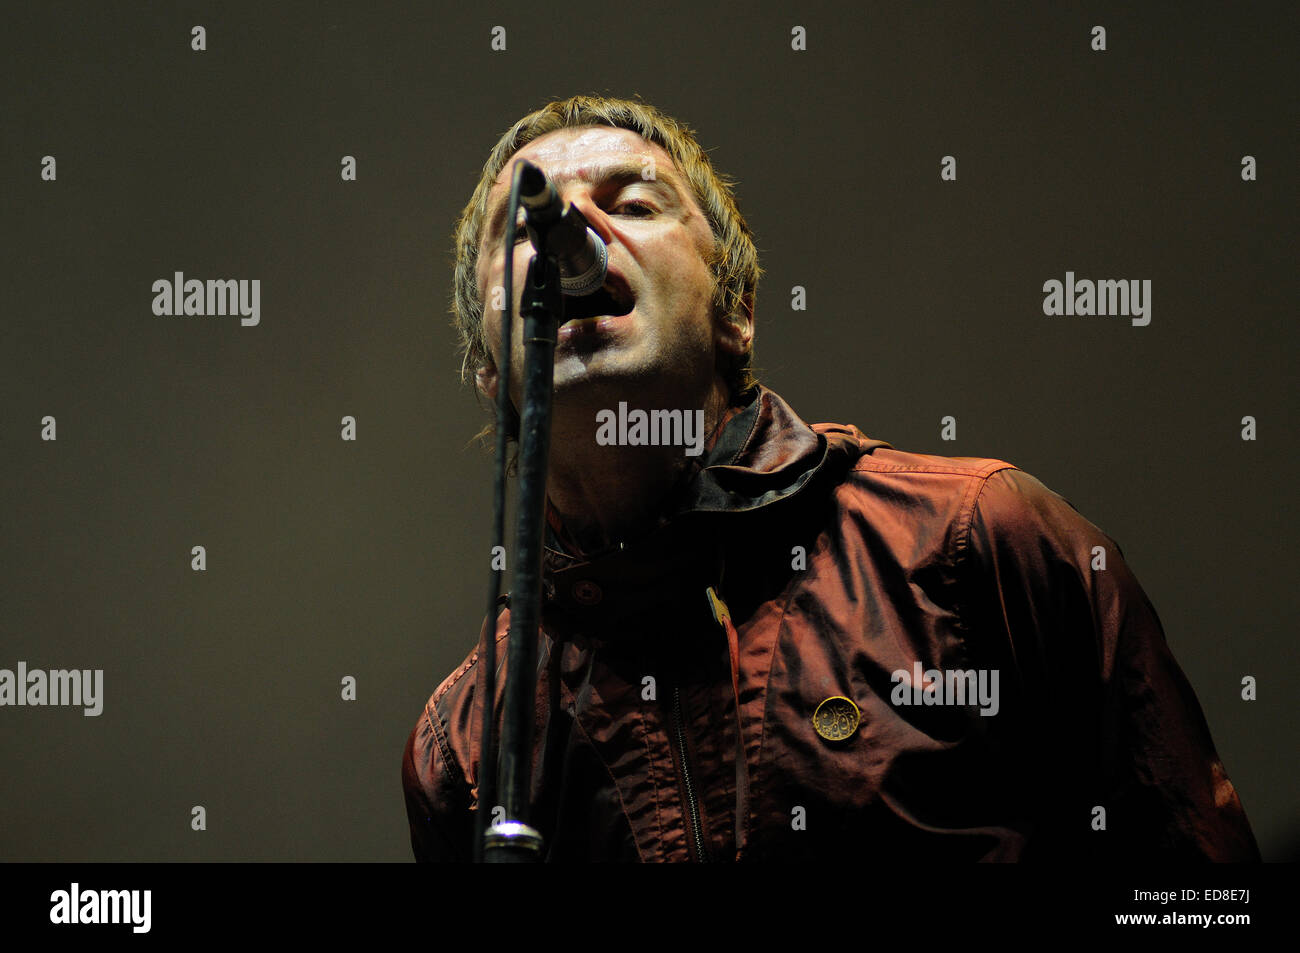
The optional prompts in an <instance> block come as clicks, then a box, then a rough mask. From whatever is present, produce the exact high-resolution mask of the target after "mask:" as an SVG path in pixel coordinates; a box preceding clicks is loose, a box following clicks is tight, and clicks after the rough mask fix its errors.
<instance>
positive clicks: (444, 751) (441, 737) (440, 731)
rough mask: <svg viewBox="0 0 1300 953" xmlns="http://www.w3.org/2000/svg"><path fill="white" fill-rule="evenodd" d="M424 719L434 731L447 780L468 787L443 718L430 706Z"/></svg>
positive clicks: (425, 710) (427, 707) (427, 706)
mask: <svg viewBox="0 0 1300 953" xmlns="http://www.w3.org/2000/svg"><path fill="white" fill-rule="evenodd" d="M424 717H425V719H426V720H427V721H428V722H429V727H430V729H432V731H433V740H434V742H435V743H436V744H437V745H438V753H439V755H441V757H442V771H443V774H445V775H446V776H447V780H449V781H450V782H451V783H452V784H465V785H467V786H468V784H469V782H468V781H467V780H466V778H465V772H464V771H463V770H462V768H461V766H460V762H458V761H457V760H456V755H455V753H454V752H453V751H452V750H451V745H450V744H449V743H448V741H447V734H446V731H445V729H444V728H443V727H442V717H441V716H440V715H438V712H437V711H436V710H434V709H432V708H431V706H429V705H425V706H424ZM453 767H454V768H455V769H456V772H455V774H453V773H452V770H451V769H452V768H453Z"/></svg>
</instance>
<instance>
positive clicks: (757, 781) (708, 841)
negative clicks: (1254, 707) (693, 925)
mask: <svg viewBox="0 0 1300 953" xmlns="http://www.w3.org/2000/svg"><path fill="white" fill-rule="evenodd" d="M1101 558H1104V567H1105V568H1104V569H1103V568H1100V566H1101V562H1100V559H1101ZM546 565H547V583H546V597H545V602H544V606H543V629H544V634H542V635H541V636H540V638H539V647H538V660H539V661H538V691H537V696H536V697H537V706H536V712H537V730H536V732H535V736H534V738H535V749H534V770H533V799H532V804H533V809H532V815H531V818H530V821H531V823H532V824H533V825H534V826H535V827H537V828H538V829H539V830H540V831H541V832H542V834H543V835H544V837H545V845H546V846H545V858H546V859H547V860H553V861H589V860H620V861H638V860H639V861H681V860H688V859H691V860H711V861H728V860H737V859H740V860H813V859H827V858H834V859H836V860H842V859H843V858H845V857H851V856H858V857H866V858H871V859H874V858H879V857H880V856H881V855H882V854H884V855H887V856H889V857H891V858H895V859H898V860H901V861H918V860H927V861H928V860H935V861H972V860H986V861H998V860H1034V859H1039V860H1042V859H1053V860H1055V859H1081V858H1093V859H1103V860H1118V859H1124V858H1131V857H1143V858H1154V857H1161V858H1165V859H1203V860H1215V861H1236V860H1257V859H1258V858H1259V854H1258V848H1257V847H1256V844H1255V840H1254V837H1253V835H1252V833H1251V830H1250V827H1249V825H1248V823H1247V821H1246V817H1245V814H1244V812H1243V810H1242V806H1241V803H1240V801H1239V799H1238V797H1237V794H1236V792H1235V791H1234V790H1233V788H1232V784H1231V782H1230V781H1229V780H1228V777H1227V774H1226V772H1225V770H1224V768H1223V765H1222V764H1221V763H1220V761H1219V758H1218V755H1217V754H1216V752H1215V749H1214V745H1213V742H1212V740H1211V738H1210V734H1209V730H1208V728H1207V726H1206V723H1205V719H1204V717H1203V715H1202V713H1201V709H1200V707H1199V705H1198V703H1197V700H1196V697H1195V695H1194V694H1193V692H1192V689H1191V687H1190V685H1189V684H1188V682H1187V680H1186V678H1185V677H1184V675H1183V673H1182V671H1181V670H1180V669H1179V667H1178V665H1177V663H1176V662H1175V660H1174V658H1173V657H1172V655H1171V654H1170V651H1169V648H1168V646H1167V645H1166V642H1165V638H1164V634H1163V632H1162V630H1161V627H1160V622H1159V619H1158V618H1157V616H1156V612H1155V609H1154V608H1153V607H1152V606H1151V604H1150V602H1149V601H1148V600H1147V598H1146V596H1145V594H1144V593H1143V591H1142V589H1141V587H1140V586H1139V585H1138V582H1137V580H1136V579H1135V578H1134V576H1133V574H1132V573H1131V572H1130V571H1129V569H1128V567H1127V566H1126V564H1125V562H1124V558H1123V554H1122V552H1121V551H1120V548H1119V546H1118V545H1117V544H1116V543H1115V542H1114V540H1112V539H1110V538H1109V537H1108V536H1106V535H1105V534H1104V533H1102V532H1101V530H1099V529H1098V528H1097V527H1096V526H1093V525H1092V524H1091V523H1089V522H1088V521H1087V520H1085V519H1084V518H1083V517H1081V516H1080V515H1079V514H1078V513H1077V512H1076V511H1075V510H1074V509H1073V507H1072V506H1071V505H1070V504H1069V503H1067V502H1066V501H1065V500H1064V499H1062V498H1061V497H1060V496H1058V495H1057V494H1055V493H1053V492H1052V491H1051V490H1049V489H1047V488H1046V487H1045V486H1043V484H1042V483H1040V482H1039V481H1038V480H1036V479H1034V478H1033V477H1032V476H1029V475H1028V474H1026V473H1024V472H1022V471H1020V470H1018V469H1016V468H1015V467H1014V466H1012V465H1011V464H1009V463H1006V462H1003V461H1001V460H991V459H979V458H969V457H942V456H933V455H927V454H917V453H905V452H901V451H898V450H895V449H893V448H892V447H891V446H890V445H889V444H887V443H885V442H883V441H881V440H873V439H870V438H868V437H866V436H865V435H863V434H862V433H861V432H860V431H859V430H858V429H857V428H855V427H851V426H843V425H839V424H818V425H815V426H812V427H809V426H808V425H807V424H805V423H804V422H803V421H802V420H800V419H799V418H798V417H797V416H796V415H795V414H794V412H793V411H792V410H791V409H790V407H789V406H788V405H787V404H786V403H785V402H784V401H783V400H782V399H781V398H780V397H779V396H777V395H776V394H775V393H774V392H772V391H770V390H768V389H766V388H758V389H757V390H756V392H755V395H754V396H753V400H752V402H750V403H749V404H748V406H745V407H744V408H743V409H742V410H739V411H738V412H737V413H736V414H735V415H734V416H733V417H732V419H730V420H729V421H728V422H727V423H726V426H725V428H723V429H722V431H721V433H720V435H719V436H718V438H717V440H716V443H715V444H714V445H713V446H712V448H711V449H710V450H709V451H708V452H707V453H706V454H705V455H704V456H703V457H702V458H700V462H699V464H698V465H697V466H696V468H695V469H694V471H693V472H692V474H691V475H690V478H689V479H686V480H684V481H683V483H682V485H681V489H680V491H679V492H678V493H677V494H676V495H675V496H674V497H673V498H672V499H671V500H670V501H668V504H667V505H666V507H665V510H664V519H663V520H662V521H661V524H660V525H659V527H658V528H657V529H656V530H655V531H654V532H652V533H651V534H649V535H648V536H647V537H646V538H644V539H641V540H638V541H636V542H629V543H627V544H626V545H625V546H622V547H621V548H615V549H614V550H613V551H610V552H607V553H601V554H585V555H584V554H577V553H573V552H570V551H566V549H565V548H564V546H563V544H562V543H561V542H560V538H559V536H558V535H557V534H554V533H552V534H551V536H550V540H549V544H548V549H547V551H546ZM1094 566H1096V567H1098V568H1094ZM710 588H712V590H713V591H714V593H715V594H716V595H717V596H718V597H719V600H718V601H717V602H714V601H713V600H711V599H710V598H709V595H708V593H709V590H710ZM508 624H509V611H508V609H506V608H503V610H502V611H501V614H500V616H499V617H498V619H497V627H496V637H497V639H498V646H497V658H498V660H500V665H499V674H498V679H497V708H496V711H497V717H498V723H499V719H500V712H501V692H502V689H503V687H504V673H505V664H504V659H505V655H506V644H505V637H506V632H507V628H508ZM477 654H478V653H477V652H474V653H471V655H470V656H469V658H467V659H466V660H465V662H464V663H463V664H462V665H461V666H460V667H459V668H457V670H456V671H455V672H453V673H452V674H451V675H450V676H449V677H448V678H447V679H446V680H445V681H444V682H443V683H442V684H441V685H440V686H439V687H438V689H437V690H436V691H435V692H434V693H433V696H432V697H431V698H430V699H429V701H428V703H427V704H426V706H425V709H424V711H423V712H422V714H421V716H420V718H419V720H418V722H417V723H416V725H415V728H414V730H413V731H412V732H411V735H410V738H409V740H408V742H407V746H406V750H405V752H404V757H403V771H402V774H403V784H404V788H405V793H406V805H407V814H408V819H409V822H410V830H411V844H412V848H413V850H414V853H415V856H416V858H417V859H418V860H427V861H446V860H468V859H469V858H470V856H471V845H472V836H473V828H474V814H473V812H474V811H475V810H477V808H478V805H477V803H476V792H477V778H478V774H479V764H478V758H479V733H480V719H481V711H480V708H479V706H478V702H477V699H478V698H479V697H481V694H482V689H481V687H480V683H479V679H478V677H477V676H478V671H477V666H476V664H475V661H476V659H477ZM918 663H919V667H920V670H921V671H922V672H925V671H928V670H937V671H939V672H940V673H944V672H949V671H972V672H984V673H986V674H987V673H990V672H992V671H994V670H996V671H997V673H998V682H997V687H998V692H997V705H996V709H997V710H996V714H988V715H985V714H981V710H982V709H981V706H980V705H979V704H974V703H971V704H943V705H926V704H919V705H918V704H902V703H901V699H902V698H903V697H906V698H910V699H913V700H915V699H916V698H917V697H919V696H918V695H914V694H913V693H912V692H908V693H907V695H906V696H900V695H899V694H898V693H899V691H901V689H899V685H900V682H902V683H905V684H910V681H911V676H912V675H913V674H914V673H915V672H916V669H915V668H914V666H915V665H916V664H918ZM895 673H904V675H905V677H904V678H902V679H900V677H899V675H897V674H895ZM921 690H922V686H920V685H918V686H916V691H917V692H918V693H919V692H921ZM833 696H843V697H845V698H848V699H850V700H852V701H853V703H854V704H855V705H856V706H857V707H858V709H860V712H861V722H860V724H859V725H858V727H857V729H856V731H854V733H853V734H852V735H850V736H849V737H848V738H846V739H843V740H839V741H828V740H826V739H824V738H823V737H822V736H821V735H820V734H819V733H818V731H817V730H816V728H815V726H814V723H813V714H814V712H815V711H816V709H817V707H818V705H819V704H821V703H822V702H823V701H824V700H826V699H827V698H830V697H833ZM967 701H971V700H970V699H967ZM992 707H993V706H992V705H987V704H986V705H983V710H989V709H990V708H992ZM738 751H743V752H744V758H743V759H741V758H739V757H738V755H737V752H738Z"/></svg>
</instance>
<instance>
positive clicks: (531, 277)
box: [479, 232, 564, 863]
mask: <svg viewBox="0 0 1300 953" xmlns="http://www.w3.org/2000/svg"><path fill="white" fill-rule="evenodd" d="M539 237H540V239H541V241H540V245H541V247H542V248H543V249H545V248H547V247H548V243H547V233H546V232H541V233H540V235H539ZM508 307H509V302H507V308H508ZM519 313H520V315H521V316H522V317H523V319H524V386H523V413H522V415H521V420H520V427H519V507H518V511H517V514H516V534H515V564H514V565H515V571H514V585H513V586H512V592H511V597H510V636H509V641H508V643H507V650H506V653H507V654H506V658H507V672H506V686H505V693H504V695H505V711H504V714H503V718H504V723H503V726H502V731H501V761H500V776H499V782H498V790H500V791H501V793H502V803H501V807H503V808H504V813H505V817H504V819H503V820H501V821H498V822H497V823H494V824H493V825H492V826H491V827H489V828H488V829H487V831H486V833H485V834H484V840H483V859H484V860H485V861H486V862H487V863H533V862H536V861H539V860H541V853H542V836H541V834H540V833H539V832H538V831H537V830H535V829H534V828H532V827H530V826H529V825H528V813H529V796H530V788H531V774H532V740H533V720H534V717H535V714H536V703H535V702H536V695H537V642H538V636H539V632H540V628H541V602H542V540H543V532H544V528H545V524H546V474H547V468H548V465H549V462H550V451H551V399H552V395H553V391H554V380H555V343H556V336H557V332H558V329H559V326H560V324H561V323H562V322H563V320H564V296H563V292H562V290H561V286H560V266H559V261H558V259H557V258H556V257H555V256H554V255H552V254H549V253H544V252H541V251H539V252H538V253H537V254H536V255H534V256H533V259H532V261H531V262H530V263H529V265H528V277H527V278H526V279H525V281H524V288H523V293H522V296H521V302H520V309H519ZM507 319H508V311H507ZM509 384H510V382H509V381H508V380H504V381H501V382H500V384H499V386H501V387H503V388H508V387H509ZM488 625H489V626H491V620H490V619H489V621H488ZM489 638H490V639H495V635H494V634H493V633H489ZM489 704H490V700H489ZM491 770H492V765H491V764H490V763H487V762H480V764H479V771H480V772H481V773H485V772H490V771H491ZM493 807H494V806H493V805H488V804H483V803H480V805H479V811H480V812H482V811H485V810H491V809H493Z"/></svg>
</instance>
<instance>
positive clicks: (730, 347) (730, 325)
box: [714, 291, 754, 357]
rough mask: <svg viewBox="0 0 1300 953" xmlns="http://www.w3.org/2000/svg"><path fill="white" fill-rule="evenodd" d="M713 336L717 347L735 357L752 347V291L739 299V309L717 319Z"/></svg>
mask: <svg viewBox="0 0 1300 953" xmlns="http://www.w3.org/2000/svg"><path fill="white" fill-rule="evenodd" d="M714 334H715V337H716V339H717V343H718V347H719V348H721V349H722V350H723V351H725V352H726V353H728V354H731V355H734V356H736V357H739V356H740V355H742V354H744V353H745V352H746V351H748V350H749V349H750V348H751V347H752V346H753V343H754V293H753V292H752V291H751V292H747V293H746V294H745V296H744V297H743V298H741V301H740V307H739V308H737V309H736V310H735V311H733V312H732V313H731V314H728V315H724V316H723V317H721V318H719V320H718V325H717V328H716V329H715V332H714Z"/></svg>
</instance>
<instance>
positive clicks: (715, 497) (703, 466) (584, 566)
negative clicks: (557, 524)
mask: <svg viewBox="0 0 1300 953" xmlns="http://www.w3.org/2000/svg"><path fill="white" fill-rule="evenodd" d="M746 397H747V398H748V403H746V404H745V405H744V406H743V408H742V409H741V410H740V412H739V413H736V414H734V415H733V416H732V417H731V418H730V419H729V420H728V421H727V422H726V423H725V424H724V426H723V429H722V431H721V433H720V434H719V435H718V437H717V439H716V440H715V441H714V443H713V446H712V447H711V448H710V449H709V450H708V451H707V452H706V453H705V454H704V456H703V457H702V458H701V459H700V461H699V462H698V463H696V465H695V466H694V467H693V468H692V470H691V471H689V473H688V474H687V475H686V476H685V477H684V478H683V480H682V482H681V483H680V484H679V485H678V488H677V490H676V491H675V492H674V493H672V494H671V495H670V496H669V497H668V499H667V500H666V501H665V505H664V508H663V515H662V516H661V518H660V521H659V525H658V526H657V528H656V529H654V530H653V531H651V532H650V533H649V534H647V535H646V536H645V537H643V538H641V539H639V540H636V541H629V542H626V543H622V544H620V545H619V546H617V547H615V548H613V549H610V550H607V551H605V552H602V553H581V554H580V553H570V552H566V551H565V550H564V549H563V547H562V544H561V542H560V540H559V538H558V537H557V535H556V534H555V533H554V532H553V531H552V530H551V529H550V527H549V526H548V529H547V541H546V548H545V551H544V554H543V557H544V565H545V569H546V580H545V583H544V596H545V610H544V611H545V613H546V615H547V617H548V619H550V620H551V621H553V622H556V621H561V620H563V621H564V622H565V623H566V624H568V625H571V624H572V623H574V622H575V621H577V622H579V623H580V624H581V626H582V627H583V628H586V627H587V626H588V625H593V624H594V625H601V626H603V625H608V624H609V623H610V622H611V621H613V619H614V618H616V617H620V616H623V615H627V614H630V613H633V612H645V611H648V610H651V609H656V610H665V611H666V610H668V609H670V608H671V607H672V606H673V605H674V600H675V599H677V598H679V597H680V598H681V599H688V600H690V602H691V604H692V605H693V603H694V602H695V601H698V600H702V599H703V598H704V596H703V592H704V587H705V586H707V585H709V584H710V582H709V581H707V580H710V579H713V580H716V577H717V570H718V566H719V561H720V559H721V548H720V544H721V542H722V540H724V538H725V536H726V535H727V527H728V526H729V525H730V524H731V521H732V520H734V519H738V518H743V517H742V514H756V513H758V512H760V511H761V512H765V513H766V512H773V511H777V510H780V509H783V508H784V507H783V504H784V503H785V501H787V500H790V499H792V498H794V497H796V496H798V495H799V494H800V493H801V492H802V491H804V490H805V489H806V488H807V487H809V486H810V485H811V484H812V483H813V482H814V481H815V480H816V479H817V478H818V476H819V475H822V474H827V473H828V471H832V470H834V471H840V469H841V467H842V468H843V469H844V470H847V468H848V467H849V466H852V463H853V461H855V460H856V459H857V458H858V456H859V455H860V454H861V453H863V452H869V448H870V446H871V445H872V444H875V445H880V444H881V442H880V441H868V440H867V439H866V438H865V437H863V435H862V434H861V433H860V432H859V431H858V430H857V428H855V427H841V426H838V425H818V427H817V428H816V429H814V428H812V427H810V426H808V424H806V423H804V421H803V420H802V419H800V418H799V416H798V415H797V414H796V413H795V412H794V410H793V409H791V407H790V405H789V404H787V403H786V402H785V401H784V400H783V399H782V398H781V397H780V396H779V395H778V394H776V393H775V392H774V391H772V390H769V389H768V388H766V387H763V386H761V385H760V386H758V387H756V388H755V389H754V390H752V391H751V392H750V393H749V394H747V395H746ZM548 507H549V503H548ZM696 597H698V600H697V599H696ZM704 605H705V604H704V603H701V607H703V606H704Z"/></svg>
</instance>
